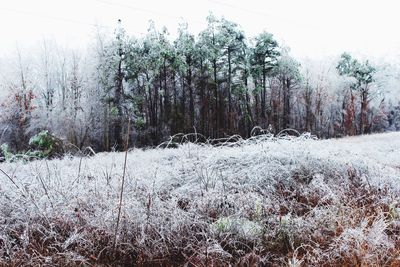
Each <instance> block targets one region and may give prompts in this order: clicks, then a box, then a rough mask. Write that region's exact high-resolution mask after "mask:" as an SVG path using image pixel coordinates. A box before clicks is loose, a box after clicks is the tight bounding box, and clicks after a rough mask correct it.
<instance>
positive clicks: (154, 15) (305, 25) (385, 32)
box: [0, 0, 400, 58]
mask: <svg viewBox="0 0 400 267" xmlns="http://www.w3.org/2000/svg"><path fill="white" fill-rule="evenodd" d="M210 11H211V12H213V13H214V14H215V15H217V16H224V17H225V18H227V19H229V20H233V21H235V22H237V23H238V24H240V25H241V26H242V28H243V30H244V31H245V33H246V34H247V36H248V37H252V36H254V35H256V34H257V33H259V32H261V31H263V30H267V31H269V32H271V33H273V34H274V35H275V37H276V38H277V39H278V40H279V41H280V42H281V43H282V42H284V43H285V45H287V46H289V47H291V49H292V53H293V54H294V55H295V56H300V57H311V58H312V57H323V56H333V55H338V54H340V53H341V52H343V51H349V52H355V53H359V54H364V55H369V56H374V57H380V56H384V55H386V56H388V55H391V56H393V55H394V56H398V55H399V54H400V30H399V26H400V15H399V12H400V8H399V4H398V3H397V1H394V0H393V1H391V0H380V1H370V0H366V1H362V0H347V1H345V0H242V1H240V0H230V1H229V0H201V1H200V0H198V1H195V0H165V1H160V0H159V1H156V0H141V1H137V0H0V25H1V26H0V36H1V42H0V55H6V54H8V53H10V51H13V50H15V47H16V43H18V45H19V46H22V47H29V46H30V45H33V44H35V43H37V42H39V41H41V40H43V38H47V39H49V38H50V39H55V40H56V42H57V43H58V44H59V45H63V46H68V47H72V48H75V47H82V48H83V47H85V46H86V44H87V43H88V42H89V41H90V39H91V38H92V36H93V35H94V32H95V27H94V26H93V25H94V24H96V23H97V24H100V25H103V26H106V27H108V29H109V30H110V31H112V30H113V28H114V27H115V25H116V21H117V20H118V19H122V22H123V25H124V27H125V28H126V30H127V32H128V33H129V34H135V35H140V34H143V33H145V32H146V29H147V27H148V21H149V20H150V19H152V20H154V21H155V22H156V25H157V26H159V27H161V26H163V25H165V26H166V27H167V28H168V30H169V32H170V33H171V35H172V36H174V35H175V33H176V29H177V25H178V24H179V22H181V21H182V19H183V20H184V21H187V22H188V23H189V28H190V30H191V31H192V32H193V33H198V32H199V31H200V30H202V29H204V28H205V26H206V22H205V18H206V16H207V15H208V14H209V12H210Z"/></svg>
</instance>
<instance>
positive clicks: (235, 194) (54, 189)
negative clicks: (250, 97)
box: [0, 133, 400, 266]
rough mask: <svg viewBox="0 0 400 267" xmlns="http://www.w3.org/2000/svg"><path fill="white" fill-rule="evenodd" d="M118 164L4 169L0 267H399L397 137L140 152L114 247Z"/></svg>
mask: <svg viewBox="0 0 400 267" xmlns="http://www.w3.org/2000/svg"><path fill="white" fill-rule="evenodd" d="M124 156H125V154H124V153H100V154H97V155H95V156H92V157H86V158H78V157H75V158H68V157H66V158H64V159H61V160H49V161H32V162H29V163H22V162H21V163H3V164H0V168H1V170H3V171H4V173H0V175H1V176H0V203H1V205H0V266H20V265H24V266H39V265H41V266H54V265H57V266H63V265H68V266H132V265H134V264H137V265H148V266H149V265H164V266H169V265H183V264H185V263H189V266H226V265H228V264H232V265H242V266H247V265H251V264H253V265H255V264H259V265H265V266H271V265H272V266H310V265H311V266H400V256H399V255H400V133H386V134H377V135H369V136H362V137H350V138H344V139H332V140H312V139H307V138H297V139H292V140H286V139H275V138H261V137H260V138H255V139H253V140H248V141H242V142H241V143H240V144H229V145H224V146H220V147H211V146H207V145H196V144H191V143H190V144H184V145H181V146H179V147H178V148H175V149H172V148H171V149H149V150H138V149H135V150H133V151H131V152H129V153H128V159H127V170H126V180H125V189H124V194H123V205H122V213H121V221H120V224H119V228H118V232H117V236H116V244H114V242H115V230H116V221H117V214H118V207H119V197H120V188H121V178H122V173H123V163H124ZM6 174H7V175H8V176H9V177H7V176H6Z"/></svg>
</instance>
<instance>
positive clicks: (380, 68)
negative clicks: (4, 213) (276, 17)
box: [0, 15, 400, 151]
mask: <svg viewBox="0 0 400 267" xmlns="http://www.w3.org/2000/svg"><path fill="white" fill-rule="evenodd" d="M207 22H208V26H207V27H206V28H205V29H204V30H203V31H201V32H200V33H199V34H198V35H197V36H195V35H193V34H192V33H190V31H189V29H188V25H187V24H185V23H182V24H181V25H180V27H179V29H178V35H177V37H176V39H175V40H171V38H170V36H169V33H168V31H167V29H165V28H163V29H161V30H160V29H157V28H156V27H155V24H154V23H153V22H150V24H149V28H148V32H147V33H146V34H145V35H143V36H141V37H135V36H130V35H128V33H127V32H125V30H124V28H123V23H122V22H121V21H119V22H118V25H117V27H116V30H115V32H114V33H113V34H108V35H107V34H103V33H102V32H101V31H100V30H98V32H97V34H96V38H94V40H93V42H92V43H91V44H90V45H89V47H88V49H87V50H86V52H82V51H76V50H69V49H65V48H61V47H58V46H57V45H55V44H54V43H52V42H50V41H46V40H44V41H43V42H42V43H41V44H40V45H39V50H38V51H37V53H36V52H35V54H34V53H33V52H31V51H25V50H21V49H17V52H16V54H15V55H14V57H12V58H11V56H10V58H8V61H6V60H2V61H1V62H0V63H1V67H2V70H4V69H7V71H2V72H3V75H2V78H1V79H2V82H1V88H0V91H1V92H2V94H0V100H1V104H0V143H3V144H4V143H6V144H8V146H9V147H10V149H11V150H13V151H26V150H28V149H29V146H30V139H31V137H32V136H34V135H36V134H38V133H39V132H42V131H44V130H47V131H48V132H49V133H51V134H52V135H54V136H57V137H58V138H60V140H63V141H64V142H65V143H69V144H71V145H73V146H74V147H77V148H79V149H82V148H84V147H87V146H90V147H91V148H93V150H95V151H110V150H114V149H115V150H122V149H123V147H124V143H125V141H124V136H125V135H126V133H127V132H128V127H129V126H130V127H131V129H130V131H129V132H130V134H131V138H130V140H131V144H132V145H135V146H138V147H143V146H153V145H157V144H159V143H160V142H162V141H164V140H166V139H168V137H169V136H172V135H174V134H177V133H194V132H196V133H199V134H201V135H203V136H205V137H206V138H213V139H215V138H223V137H227V136H231V135H234V134H239V135H241V136H242V137H244V138H245V137H249V136H251V135H253V134H257V132H255V131H252V130H253V129H254V127H255V126H259V127H260V128H262V129H265V131H269V132H271V133H273V134H277V133H279V132H280V131H282V130H284V129H295V130H297V131H299V132H310V133H312V134H314V135H317V136H318V137H320V138H331V137H341V136H347V135H357V134H366V133H372V132H382V131H387V130H400V104H399V100H400V99H399V98H398V96H399V94H393V93H392V92H391V93H387V90H386V88H387V87H391V88H396V86H397V84H400V79H399V77H400V75H399V74H398V73H395V72H394V71H391V69H390V68H391V66H389V65H385V64H382V63H375V62H374V63H372V61H368V60H366V59H364V58H356V57H354V55H350V54H348V53H343V54H342V55H338V56H337V58H336V59H335V60H333V61H332V62H333V63H332V64H316V63H313V64H307V62H306V63H304V62H300V61H298V60H296V59H295V58H293V57H292V56H291V54H290V49H289V48H288V47H286V46H285V45H281V44H279V43H278V41H277V40H276V39H275V37H274V36H273V35H272V34H271V33H268V32H262V33H260V34H259V35H258V36H255V37H252V38H247V37H246V35H245V33H244V32H243V31H242V30H241V27H240V26H239V25H238V24H236V23H235V22H232V21H228V20H226V19H224V18H217V17H215V16H213V15H210V16H208V17H207ZM5 62H8V63H7V64H6V66H5ZM388 66H389V67H388ZM388 73H394V74H393V75H388ZM396 82H399V83H396ZM397 90H398V89H397ZM128 121H130V123H128ZM260 128H258V129H260Z"/></svg>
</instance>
